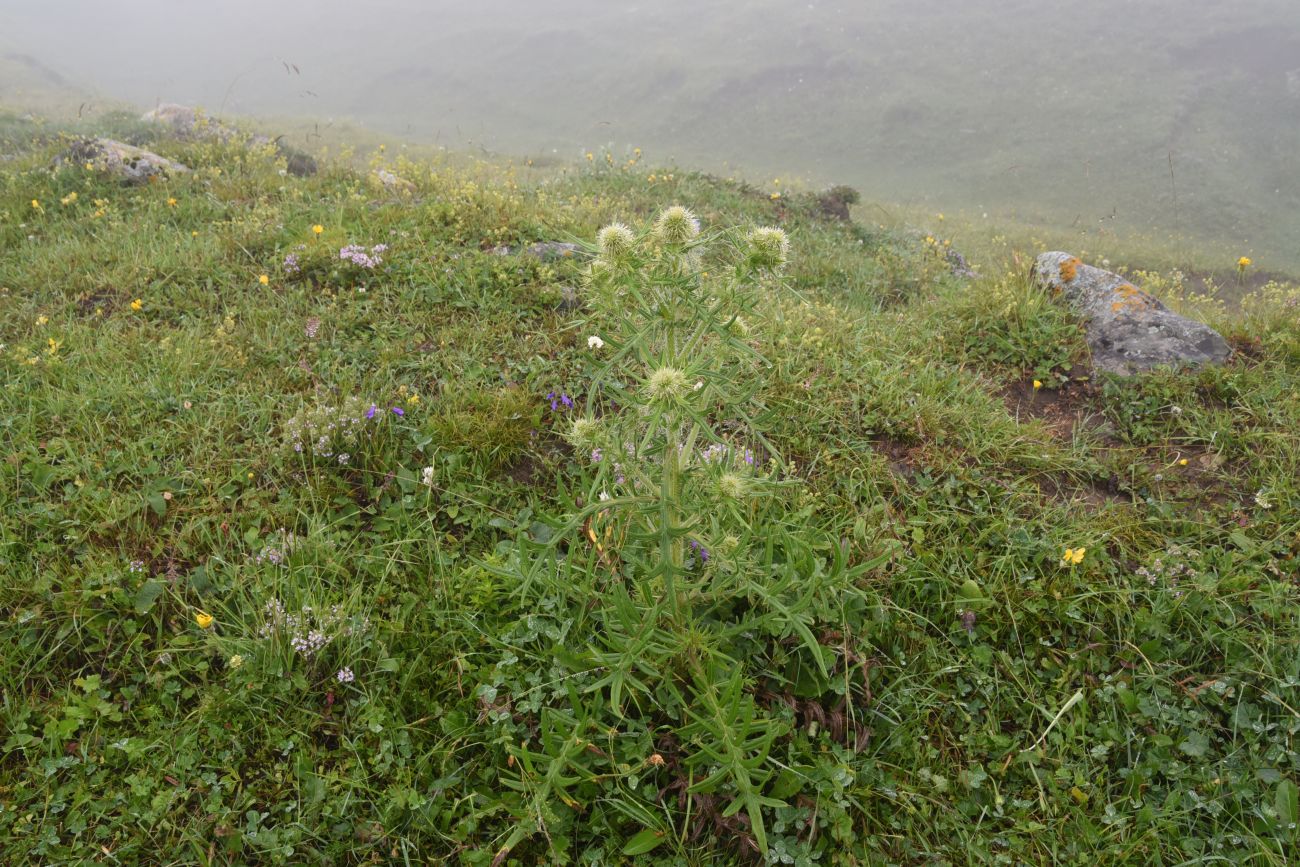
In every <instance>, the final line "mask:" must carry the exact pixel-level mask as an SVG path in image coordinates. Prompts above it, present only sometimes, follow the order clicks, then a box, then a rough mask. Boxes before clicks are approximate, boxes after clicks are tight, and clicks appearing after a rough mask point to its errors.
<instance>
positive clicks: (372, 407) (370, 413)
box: [366, 403, 379, 418]
mask: <svg viewBox="0 0 1300 867" xmlns="http://www.w3.org/2000/svg"><path fill="white" fill-rule="evenodd" d="M377 412H379V407H377V406H375V405H374V404H373V403H372V404H370V409H368V410H366V418H374V417H375V413H377Z"/></svg>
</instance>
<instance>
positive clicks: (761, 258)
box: [746, 226, 790, 271]
mask: <svg viewBox="0 0 1300 867" xmlns="http://www.w3.org/2000/svg"><path fill="white" fill-rule="evenodd" d="M746 240H747V241H748V242H749V262H750V264H751V265H753V266H754V267H755V268H759V269H761V270H764V271H775V270H777V269H778V268H780V267H781V266H782V265H784V264H785V263H786V259H788V258H789V255H790V238H789V237H788V236H787V235H786V234H785V231H784V230H782V229H778V228H776V227H774V226H762V227H760V228H757V229H754V230H752V231H751V232H750V233H749V235H747V236H746Z"/></svg>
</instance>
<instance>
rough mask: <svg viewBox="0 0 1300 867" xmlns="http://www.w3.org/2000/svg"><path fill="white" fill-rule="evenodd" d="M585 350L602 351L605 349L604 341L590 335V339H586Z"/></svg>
mask: <svg viewBox="0 0 1300 867" xmlns="http://www.w3.org/2000/svg"><path fill="white" fill-rule="evenodd" d="M587 348H588V349H604V348H605V341H603V340H601V339H600V338H599V337H598V336H596V335H595V334H593V335H591V336H590V337H588V338H587Z"/></svg>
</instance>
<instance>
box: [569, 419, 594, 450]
mask: <svg viewBox="0 0 1300 867" xmlns="http://www.w3.org/2000/svg"><path fill="white" fill-rule="evenodd" d="M599 440H600V422H598V421H596V420H595V419H594V418H587V417H586V416H579V417H578V418H575V419H574V420H573V424H572V425H570V426H569V442H570V443H572V444H573V446H574V447H575V448H580V449H593V448H596V447H597V446H598V445H599V444H600V443H599Z"/></svg>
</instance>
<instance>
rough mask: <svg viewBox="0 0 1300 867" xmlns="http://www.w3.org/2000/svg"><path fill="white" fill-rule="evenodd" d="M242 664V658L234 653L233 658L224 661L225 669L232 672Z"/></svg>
mask: <svg viewBox="0 0 1300 867" xmlns="http://www.w3.org/2000/svg"><path fill="white" fill-rule="evenodd" d="M243 664H244V657H242V656H240V655H239V654H238V653H236V654H235V655H234V656H232V657H230V659H228V660H227V661H226V667H227V668H229V669H232V670H233V669H236V668H239V667H240V666H241V665H243Z"/></svg>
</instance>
